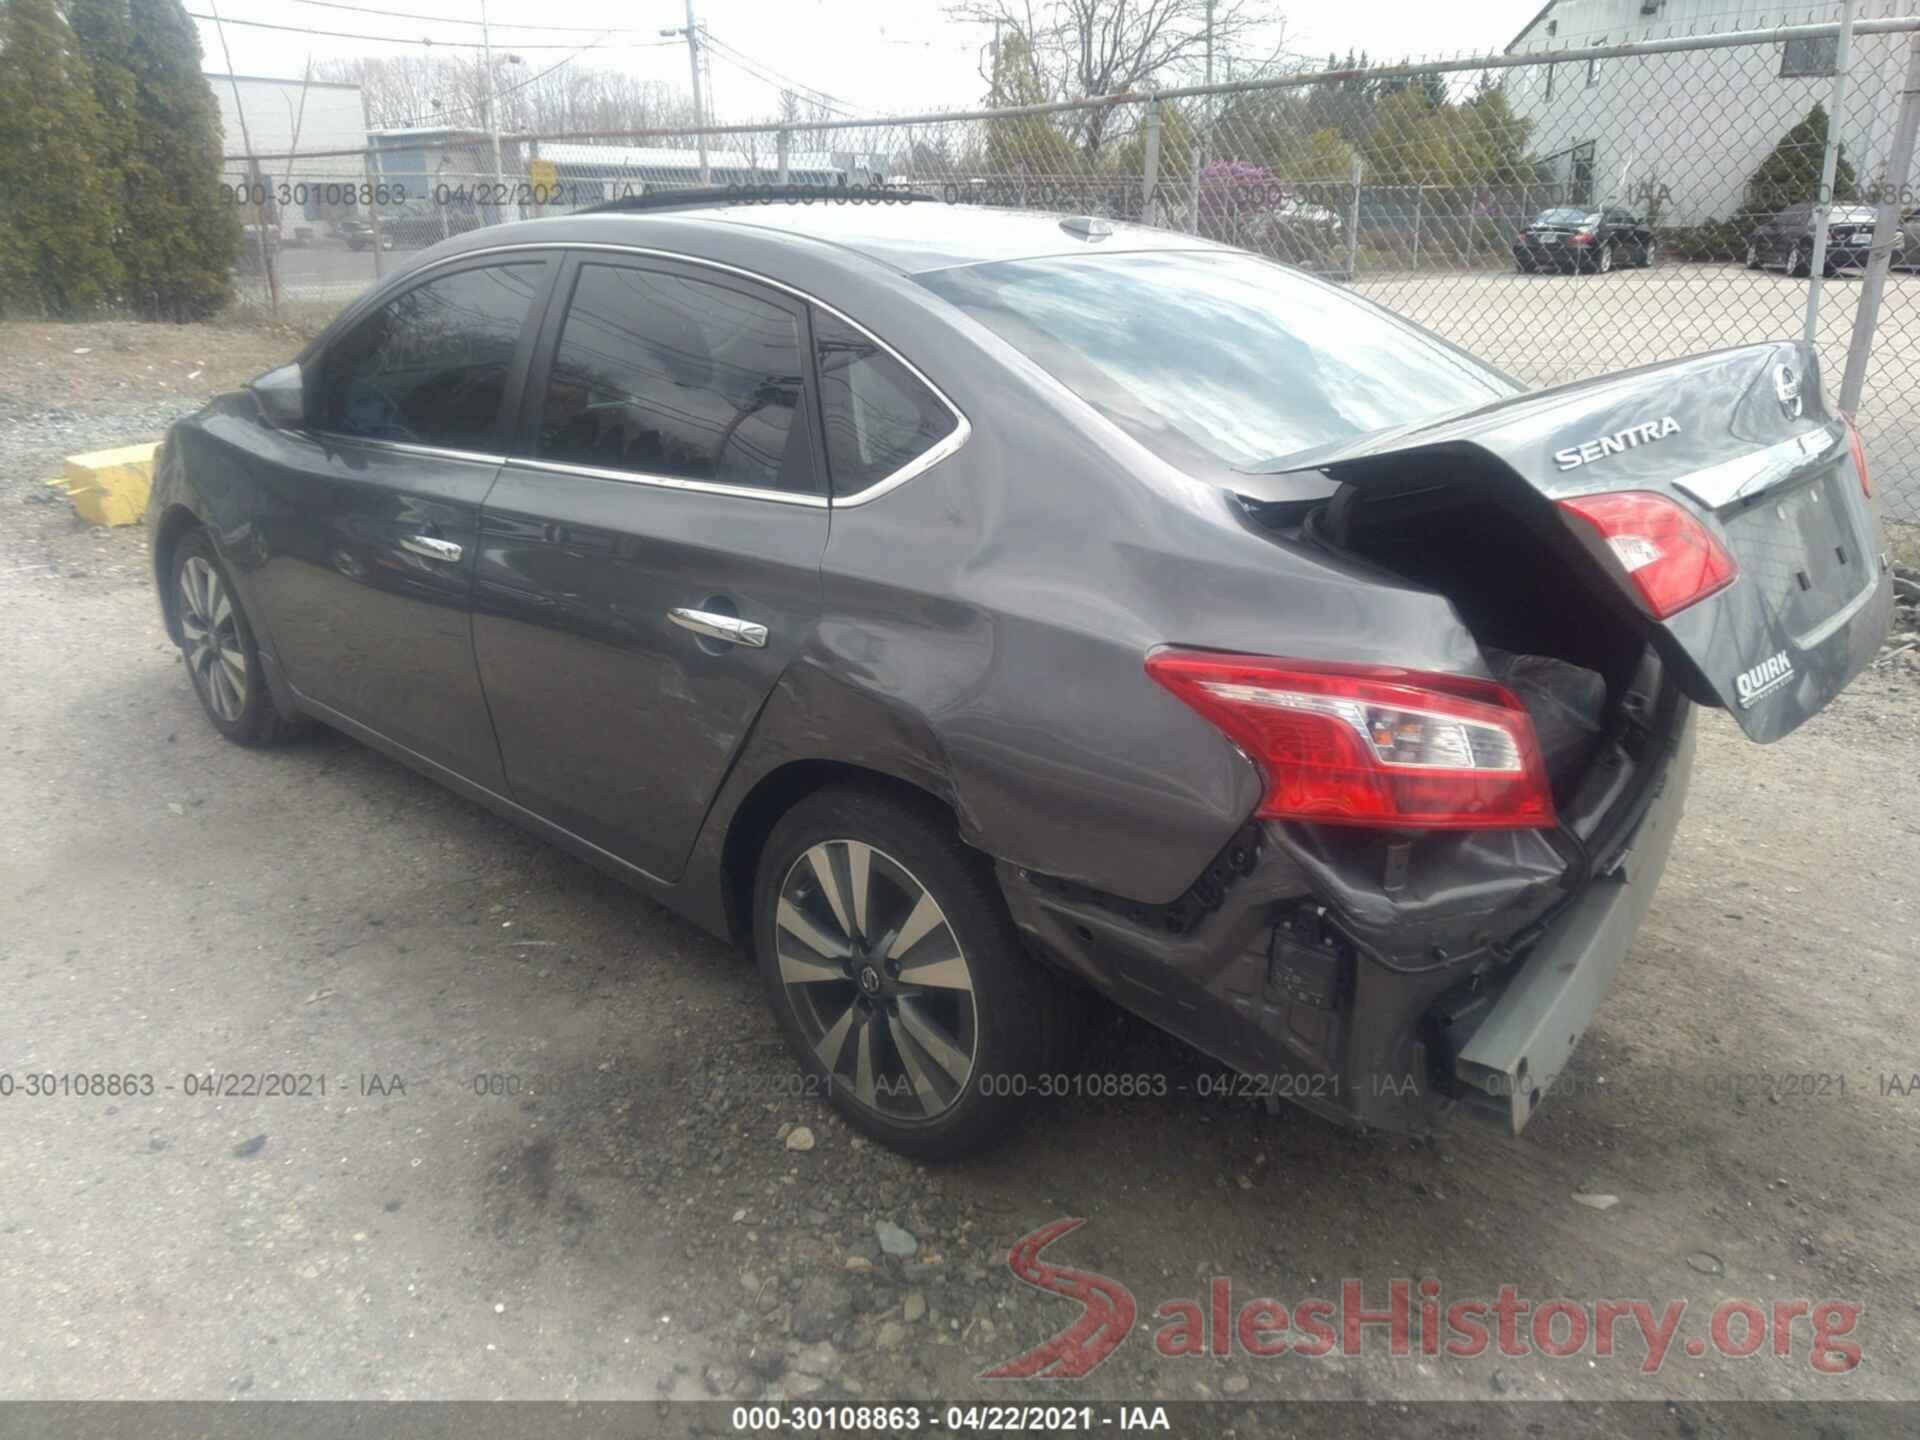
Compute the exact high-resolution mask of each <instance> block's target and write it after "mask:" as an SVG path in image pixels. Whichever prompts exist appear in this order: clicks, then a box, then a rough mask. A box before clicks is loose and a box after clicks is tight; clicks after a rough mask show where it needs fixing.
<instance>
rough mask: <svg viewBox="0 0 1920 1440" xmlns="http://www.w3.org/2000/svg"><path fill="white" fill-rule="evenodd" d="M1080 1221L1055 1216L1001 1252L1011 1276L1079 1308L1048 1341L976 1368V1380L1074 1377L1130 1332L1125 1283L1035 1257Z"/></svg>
mask: <svg viewBox="0 0 1920 1440" xmlns="http://www.w3.org/2000/svg"><path fill="white" fill-rule="evenodd" d="M1086 1223H1087V1222H1086V1220H1085V1218H1084V1217H1082V1218H1079V1219H1070V1220H1055V1221H1054V1222H1053V1223H1052V1224H1050V1225H1043V1226H1041V1227H1040V1228H1039V1229H1038V1230H1035V1231H1034V1232H1033V1233H1032V1234H1031V1235H1023V1236H1021V1237H1020V1238H1019V1239H1018V1240H1016V1241H1014V1243H1013V1248H1012V1249H1011V1250H1009V1251H1008V1252H1007V1268H1008V1269H1009V1270H1011V1271H1013V1273H1014V1276H1015V1278H1017V1279H1019V1280H1021V1281H1022V1282H1024V1283H1025V1284H1028V1285H1031V1286H1033V1288H1034V1289H1036V1290H1044V1291H1046V1292H1047V1293H1048V1294H1049V1295H1058V1296H1060V1297H1061V1298H1062V1299H1063V1300H1076V1301H1078V1302H1079V1303H1080V1305H1081V1306H1082V1311H1081V1315H1080V1318H1079V1319H1078V1320H1076V1321H1074V1322H1073V1323H1072V1324H1071V1325H1069V1326H1067V1328H1066V1329H1064V1330H1062V1331H1061V1332H1060V1333H1059V1334H1058V1335H1055V1336H1054V1337H1053V1338H1052V1339H1051V1340H1049V1341H1047V1342H1046V1343H1045V1344H1043V1345H1036V1346H1035V1347H1034V1348H1033V1349H1031V1350H1029V1351H1027V1353H1026V1354H1024V1355H1022V1356H1020V1357H1019V1358H1017V1359H1014V1360H1009V1361H1007V1362H1006V1364H1004V1365H996V1366H994V1367H993V1368H992V1369H991V1370H983V1371H981V1372H980V1376H979V1378H980V1379H982V1380H1034V1379H1038V1380H1077V1379H1079V1378H1080V1377H1081V1376H1082V1375H1085V1374H1086V1373H1087V1372H1088V1371H1090V1370H1092V1369H1093V1367H1094V1366H1096V1365H1098V1364H1099V1363H1100V1362H1101V1361H1102V1360H1105V1359H1106V1358H1107V1357H1108V1356H1109V1355H1111V1354H1112V1353H1113V1352H1114V1350H1115V1349H1116V1348H1118V1346H1119V1344H1120V1342H1121V1341H1122V1340H1124V1339H1126V1338H1127V1335H1128V1333H1129V1332H1131V1331H1132V1329H1133V1317H1134V1315H1135V1313H1136V1310H1137V1307H1136V1306H1135V1305H1134V1303H1133V1294H1132V1292H1131V1291H1129V1290H1128V1289H1127V1287H1126V1286H1124V1285H1122V1284H1121V1283H1120V1282H1119V1281H1118V1280H1113V1279H1109V1278H1108V1277H1107V1276H1105V1275H1096V1274H1095V1273H1094V1272H1092V1271H1091V1270H1072V1269H1069V1268H1068V1267H1067V1266H1065V1265H1052V1264H1049V1263H1048V1262H1047V1261H1045V1260H1042V1259H1041V1258H1040V1252H1041V1251H1042V1250H1045V1249H1046V1248H1047V1246H1049V1245H1051V1244H1052V1243H1053V1242H1054V1241H1056V1240H1058V1239H1059V1238H1060V1237H1061V1236H1062V1235H1068V1234H1071V1233H1072V1232H1073V1231H1075V1230H1078V1229H1079V1228H1080V1227H1081V1226H1082V1225H1084V1224H1086Z"/></svg>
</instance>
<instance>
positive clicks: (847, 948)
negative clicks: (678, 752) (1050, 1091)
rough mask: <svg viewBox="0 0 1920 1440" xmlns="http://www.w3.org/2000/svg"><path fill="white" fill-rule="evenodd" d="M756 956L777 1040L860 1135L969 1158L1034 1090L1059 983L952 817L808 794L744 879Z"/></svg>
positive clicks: (856, 797)
mask: <svg viewBox="0 0 1920 1440" xmlns="http://www.w3.org/2000/svg"><path fill="white" fill-rule="evenodd" d="M753 917H754V925H753V934H754V950H755V955H756V959H757V961H758V964H759V967H760V973H761V978H762V980H763V981H764V983H765V985H766V988H767V995H768V998H769V1000H770V1001H771V1003H772V1005H773V1009H774V1013H775V1015H776V1016H777V1017H778V1019H779V1022H780V1028H781V1031H782V1032H783V1033H784V1034H785V1036H786V1039H787V1044H788V1046H789V1048H790V1049H791V1050H792V1051H793V1053H794V1055H795V1057H796V1058H797V1059H798V1060H799V1062H800V1065H801V1067H802V1069H803V1071H804V1072H805V1074H806V1075H807V1077H808V1079H809V1081H810V1082H811V1083H812V1085H813V1086H814V1087H816V1090H817V1093H822V1094H825V1095H826V1096H827V1098H828V1099H830V1100H831V1101H832V1103H833V1105H834V1106H835V1108H836V1109H838V1110H839V1111H840V1112H841V1114H843V1115H844V1116H846V1118H847V1120H848V1121H849V1122H850V1123H851V1124H852V1125H853V1126H854V1128H855V1129H858V1130H861V1131H863V1132H865V1133H866V1134H868V1135H870V1136H872V1137H873V1138H874V1139H876V1140H878V1141H880V1142H881V1143H882V1144H885V1145H888V1146H891V1147H892V1148H893V1149H895V1150H899V1151H901V1152H903V1153H905V1154H909V1155H916V1156H920V1157H923V1158H928V1159H938V1158H945V1157H949V1156H955V1155H960V1154H965V1153H967V1152H968V1151H971V1150H975V1149H978V1148H980V1147H981V1146H983V1145H986V1144H988V1143H990V1142H992V1141H994V1140H997V1139H999V1138H1000V1137H1001V1136H1002V1135H1004V1134H1006V1133H1008V1132H1009V1131H1010V1130H1011V1129H1012V1128H1013V1127H1014V1125H1015V1123H1016V1122H1017V1120H1018V1118H1019V1114H1020V1111H1021V1110H1022V1109H1023V1108H1024V1107H1025V1106H1026V1105H1028V1104H1030V1103H1031V1102H1032V1100H1033V1099H1034V1098H1035V1097H1036V1096H1037V1094H1038V1088H1037V1087H1030V1086H1029V1083H1028V1082H1029V1080H1030V1078H1031V1077H1032V1075H1033V1073H1034V1071H1035V1070H1036V1068H1037V1067H1038V1066H1039V1065H1040V1063H1041V1061H1042V1059H1043V1057H1044V1055H1045V1054H1046V1046H1047V1033H1048V1028H1049V1025H1050V1023H1051V1014H1052V1001H1053V989H1052V985H1053V982H1052V981H1051V977H1049V976H1047V975H1045V974H1044V973H1043V972H1042V971H1041V970H1040V969H1039V967H1038V965H1037V964H1036V962H1035V961H1034V960H1032V959H1031V958H1030V957H1029V956H1028V954H1027V953H1026V950H1025V947H1024V946H1023V945H1022V944H1021V942H1020V937H1019V933H1018V932H1017V931H1016V930H1015V929H1014V927H1013V922H1012V920H1011V918H1010V917H1009V916H1008V914H1007V910H1006V904H1005V902H1004V900H1003V899H1002V898H1001V896H1000V893H999V890H998V888H997V886H996V884H995V882H994V879H993V875H992V872H991V870H990V869H988V867H987V864H986V862H985V861H984V860H983V858H982V857H980V856H979V855H977V854H975V853H974V852H972V851H970V850H968V849H967V848H966V847H965V846H964V845H962V844H961V843H960V840H959V838H958V837H957V836H956V835H955V834H954V833H953V826H952V822H951V821H950V820H946V819H944V817H943V816H941V815H940V812H938V811H937V810H935V809H934V808H933V807H931V806H930V805H929V806H927V807H924V808H923V807H920V806H917V805H912V804H909V803H905V802H903V801H901V800H897V799H894V798H892V797H890V796H887V795H882V794H877V793H873V792H869V791H865V790H855V789H829V790H822V791H818V792H816V793H815V794H813V795H810V796H808V797H807V798H806V799H804V800H802V801H801V802H800V803H799V804H798V805H796V806H795V807H794V808H793V809H792V810H790V811H788V812H787V814H786V815H784V816H783V817H782V818H781V819H780V821H779V823H778V824H777V825H775V826H774V829H773V833H772V834H771V835H770V836H769V837H768V839H767V844H766V847H765V849H764V850H763V852H762V854H761V858H760V863H759V866H758V869H757V871H756V873H755V877H754V898H753Z"/></svg>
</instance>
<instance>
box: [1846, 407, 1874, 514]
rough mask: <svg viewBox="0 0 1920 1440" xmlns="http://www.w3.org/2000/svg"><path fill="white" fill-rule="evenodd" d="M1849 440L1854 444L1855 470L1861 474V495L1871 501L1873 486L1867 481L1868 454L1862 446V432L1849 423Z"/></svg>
mask: <svg viewBox="0 0 1920 1440" xmlns="http://www.w3.org/2000/svg"><path fill="white" fill-rule="evenodd" d="M1847 439H1848V440H1850V441H1852V442H1853V468H1854V469H1856V470H1858V471H1859V472H1860V493H1861V494H1862V495H1865V496H1866V497H1867V498H1868V499H1869V500H1871V499H1872V498H1873V486H1872V485H1871V484H1870V483H1869V482H1868V480H1867V452H1866V451H1865V450H1863V449H1862V448H1861V446H1860V432H1859V431H1858V430H1856V429H1854V427H1853V422H1852V421H1851V420H1849V421H1848V422H1847Z"/></svg>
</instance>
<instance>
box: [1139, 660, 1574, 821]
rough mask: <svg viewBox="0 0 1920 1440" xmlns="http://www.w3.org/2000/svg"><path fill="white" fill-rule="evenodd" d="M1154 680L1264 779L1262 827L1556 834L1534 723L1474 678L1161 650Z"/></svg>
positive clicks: (1500, 692) (1150, 669) (1150, 665)
mask: <svg viewBox="0 0 1920 1440" xmlns="http://www.w3.org/2000/svg"><path fill="white" fill-rule="evenodd" d="M1147 674H1149V675H1151V676H1152V677H1153V678H1154V679H1155V680H1157V681H1159V682H1160V683H1161V684H1162V685H1164V686H1166V687H1167V689H1169V690H1171V691H1172V692H1173V693H1174V694H1175V695H1177V696H1179V697H1180V699H1182V700H1184V701H1185V702H1186V703H1187V704H1188V705H1190V706H1192V707H1193V708H1194V709H1195V710H1197V711H1199V712H1200V714H1201V715H1203V716H1205V717H1206V718H1207V719H1208V720H1210V721H1212V722H1213V723H1214V724H1215V725H1217V726H1219V727H1220V729H1221V730H1222V731H1224V732H1225V733H1226V735H1227V737H1228V738H1229V739H1230V740H1232V741H1234V742H1235V743H1236V744H1238V745H1239V746H1240V748H1241V749H1242V750H1244V751H1246V752H1247V755H1248V757H1249V758H1250V759H1252V760H1253V762H1254V763H1255V764H1256V765H1258V766H1259V767H1260V772H1261V774H1262V775H1263V776H1264V777H1265V780H1266V784H1267V793H1266V798H1265V799H1263V800H1262V801H1261V802H1260V809H1259V812H1258V813H1259V814H1260V815H1261V816H1262V817H1264V818H1267V819H1274V820H1317V821H1321V822H1323V823H1327V824H1334V825H1371V826H1383V827H1391V828H1396V829H1414V830H1479V829H1489V830H1491V829H1513V828H1531V827H1535V826H1551V825H1553V824H1554V823H1555V820H1554V810H1553V792H1552V789H1551V787H1550V786H1549V785H1548V782H1547V769H1546V764H1545V762H1544V761H1543V760H1542V759H1541V756H1540V745H1539V742H1538V741H1537V740H1536V739H1535V738H1534V733H1533V722H1532V721H1531V720H1530V719H1528V718H1527V712H1526V710H1525V709H1524V708H1523V707H1522V706H1521V704H1520V702H1519V701H1518V700H1517V699H1515V698H1514V696H1513V694H1512V693H1511V692H1510V691H1508V690H1507V689H1506V688H1505V687H1503V686H1500V685H1496V684H1495V683H1494V682H1493V681H1491V680H1478V679H1474V678H1472V677H1470V676H1465V675H1430V674H1424V673H1421V672H1419V671H1413V670H1400V669H1396V668H1394V667H1392V666H1386V665H1336V664H1332V663H1327V662H1322V661H1315V660H1277V659H1272V658H1269V657H1267V656H1262V655H1218V654H1213V653H1210V652H1208V651H1204V650H1173V649H1161V650H1156V651H1154V652H1153V653H1152V654H1151V655H1149V656H1148V657H1147Z"/></svg>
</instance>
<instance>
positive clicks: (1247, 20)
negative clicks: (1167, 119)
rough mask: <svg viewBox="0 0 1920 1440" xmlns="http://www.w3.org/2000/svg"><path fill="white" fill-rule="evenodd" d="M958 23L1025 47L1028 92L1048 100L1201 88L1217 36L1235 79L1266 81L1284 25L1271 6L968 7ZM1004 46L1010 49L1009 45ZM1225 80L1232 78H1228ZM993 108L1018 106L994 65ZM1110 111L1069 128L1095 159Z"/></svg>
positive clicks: (1219, 1)
mask: <svg viewBox="0 0 1920 1440" xmlns="http://www.w3.org/2000/svg"><path fill="white" fill-rule="evenodd" d="M947 13H948V15H950V16H951V17H952V18H954V19H956V20H965V21H968V22H971V23H974V24H980V25H992V26H995V27H996V32H995V33H996V35H997V34H998V33H999V31H1001V30H1010V31H1012V32H1013V34H1014V35H1016V36H1020V37H1024V39H1025V41H1026V44H1025V46H1024V53H1023V54H1022V57H1021V64H1022V65H1023V66H1024V67H1025V68H1026V69H1028V70H1029V71H1030V72H1031V74H1030V76H1023V77H1022V81H1023V82H1025V81H1028V80H1030V82H1031V83H1030V84H1029V83H1022V84H1021V85H1020V87H1019V88H1020V90H1021V91H1022V92H1024V93H1028V94H1039V95H1041V96H1043V97H1044V98H1045V99H1047V100H1080V99H1086V98H1089V97H1092V96H1097V95H1118V94H1123V93H1125V92H1127V91H1130V90H1139V89H1144V88H1147V87H1149V86H1152V85H1155V84H1162V85H1165V84H1169V83H1179V82H1183V81H1192V80H1195V79H1197V78H1199V76H1200V75H1201V74H1202V73H1203V71H1204V67H1205V63H1206V56H1207V47H1208V44H1209V36H1211V44H1212V47H1213V53H1214V56H1215V57H1216V60H1219V59H1222V58H1225V57H1232V60H1233V74H1234V78H1235V79H1239V80H1247V79H1253V78H1256V77H1258V76H1259V75H1262V74H1265V73H1267V72H1268V71H1270V70H1271V69H1273V68H1274V66H1275V65H1277V64H1279V63H1280V62H1281V56H1282V39H1281V37H1282V34H1283V28H1284V22H1283V21H1282V19H1281V17H1280V14H1279V12H1278V10H1277V9H1275V7H1274V6H1273V4H1272V3H1271V0H1131V3H1129V0H961V3H959V4H956V5H952V6H950V7H948V10H947ZM1003 43H1004V42H1003ZM1221 73H1224V72H1221ZM981 78H982V79H984V80H986V81H987V82H988V86H989V91H990V93H989V95H988V103H990V104H992V103H1001V104H1005V103H1009V102H1008V97H1007V96H1006V95H1005V94H1003V93H1002V91H1003V90H1004V89H1005V88H1006V86H1007V80H1008V77H1007V76H1006V74H1005V73H1004V71H1002V72H1000V73H996V71H995V64H994V62H993V61H991V60H989V61H987V62H986V63H985V64H984V65H983V67H982V70H981ZM1111 118H1112V112H1111V111H1110V110H1105V109H1102V110H1089V111H1087V112H1085V113H1084V114H1083V115H1080V116H1078V117H1065V119H1064V120H1063V123H1066V124H1068V125H1070V126H1074V127H1077V133H1076V137H1075V138H1077V140H1078V141H1079V143H1080V146H1081V148H1082V149H1083V150H1085V152H1086V153H1087V155H1088V156H1089V157H1093V156H1097V155H1098V153H1099V151H1100V147H1101V145H1102V143H1103V142H1104V141H1105V139H1106V131H1107V125H1108V122H1109V120H1110V119H1111Z"/></svg>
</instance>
